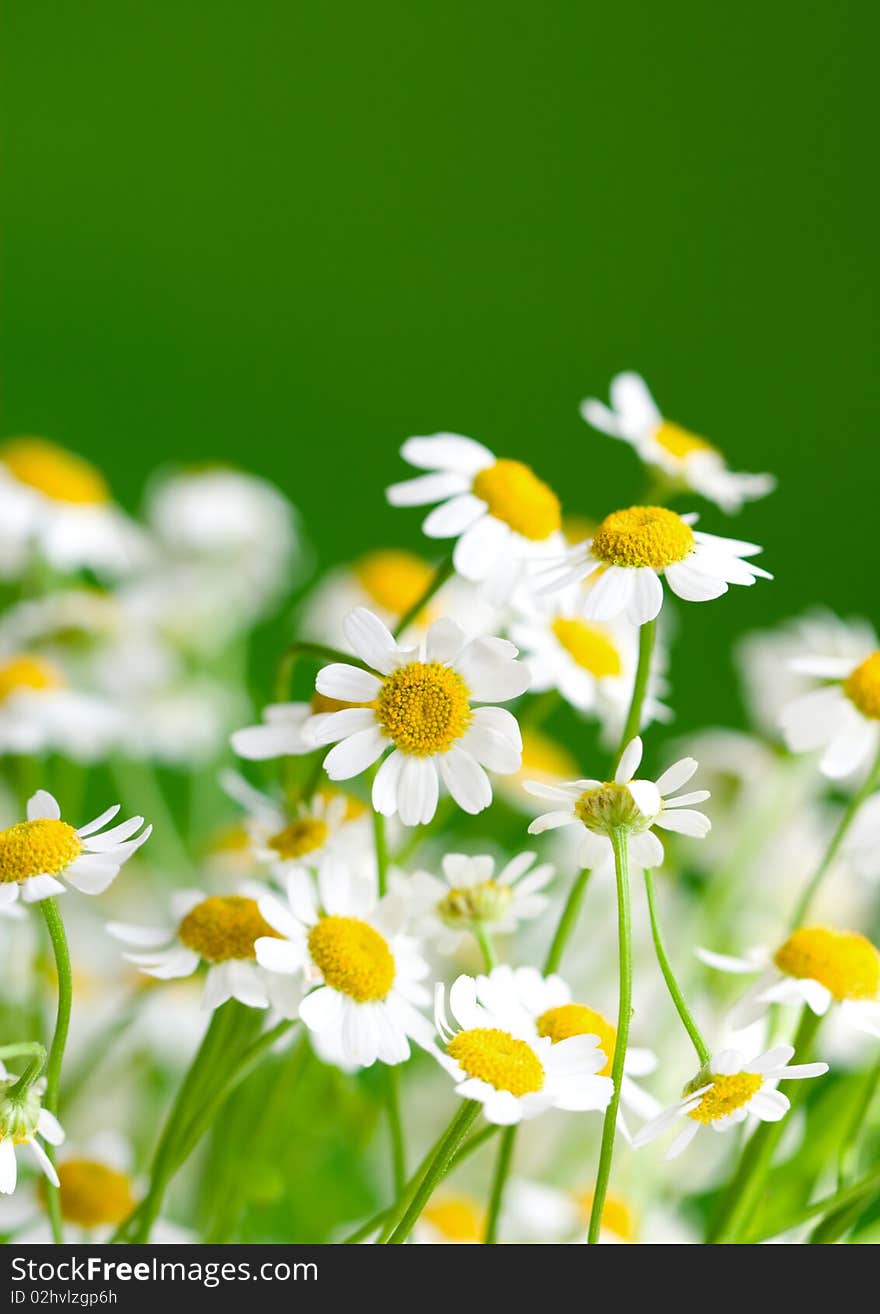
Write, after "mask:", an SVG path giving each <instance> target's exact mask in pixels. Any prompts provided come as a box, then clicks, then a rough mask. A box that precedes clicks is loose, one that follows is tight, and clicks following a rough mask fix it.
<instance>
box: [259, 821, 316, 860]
mask: <svg viewBox="0 0 880 1314" xmlns="http://www.w3.org/2000/svg"><path fill="white" fill-rule="evenodd" d="M328 834H329V830H328V827H327V823H326V821H321V820H320V818H318V817H300V818H298V820H296V821H291V822H290V824H289V825H287V826H285V827H284V829H283V830H279V831H278V833H277V835H272V836H270V838H269V839H268V840H267V841H266V843H267V845H268V846H269V848H270V849H272V851H273V852H274V853H277V854H278V856H279V858H283V859H284V861H285V862H287V861H288V860H290V859H292V858H302V857H304V856H305V855H306V854H307V853H314V852H315V851H316V849H320V848H321V847H322V845H323V844H324V843H325V841H326V839H327V836H328Z"/></svg>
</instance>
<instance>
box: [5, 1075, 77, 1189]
mask: <svg viewBox="0 0 880 1314" xmlns="http://www.w3.org/2000/svg"><path fill="white" fill-rule="evenodd" d="M16 1082H17V1078H16V1077H13V1076H10V1074H9V1073H8V1072H7V1071H6V1068H5V1067H4V1065H3V1063H2V1062H0V1194H2V1195H11V1194H12V1192H13V1191H14V1190H15V1186H16V1182H17V1180H18V1165H17V1163H16V1158H15V1152H16V1150H17V1148H18V1147H19V1146H20V1145H26V1146H27V1147H28V1148H29V1149H30V1151H31V1153H32V1155H33V1156H34V1158H35V1159H36V1161H37V1164H38V1166H39V1168H40V1171H41V1172H42V1173H44V1174H45V1176H46V1177H47V1178H48V1179H49V1181H50V1182H51V1183H52V1185H53V1186H57V1185H58V1174H57V1173H56V1172H55V1169H54V1167H53V1165H52V1163H51V1160H50V1159H49V1156H48V1155H47V1154H46V1151H45V1150H44V1149H43V1147H42V1145H41V1144H40V1140H38V1139H37V1138H38V1137H40V1138H41V1139H42V1140H44V1141H48V1143H49V1144H50V1145H60V1144H61V1143H62V1141H63V1140H64V1132H63V1131H62V1130H61V1126H60V1125H59V1122H58V1119H57V1118H56V1117H55V1115H54V1114H53V1113H50V1112H49V1110H48V1109H44V1108H43V1107H42V1103H41V1101H42V1096H43V1092H44V1091H45V1089H46V1079H45V1077H40V1078H39V1079H38V1080H37V1081H35V1082H33V1084H32V1085H31V1086H29V1087H28V1089H27V1091H26V1092H24V1093H23V1094H22V1095H20V1096H19V1095H13V1094H12V1091H13V1090H14V1088H15V1085H16Z"/></svg>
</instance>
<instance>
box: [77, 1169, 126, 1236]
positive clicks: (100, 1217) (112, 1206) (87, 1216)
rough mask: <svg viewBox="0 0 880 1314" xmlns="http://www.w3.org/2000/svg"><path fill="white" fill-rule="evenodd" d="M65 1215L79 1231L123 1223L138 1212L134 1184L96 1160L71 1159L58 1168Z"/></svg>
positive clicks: (123, 1175)
mask: <svg viewBox="0 0 880 1314" xmlns="http://www.w3.org/2000/svg"><path fill="white" fill-rule="evenodd" d="M58 1181H59V1183H60V1192H61V1213H62V1216H63V1217H64V1218H65V1219H66V1220H67V1221H68V1222H69V1223H75V1224H76V1225H77V1226H78V1227H86V1228H90V1227H102V1226H108V1225H110V1224H113V1223H121V1222H122V1220H123V1218H127V1217H128V1215H129V1214H130V1213H131V1211H132V1209H133V1208H134V1203H135V1201H134V1194H133V1192H132V1188H131V1182H130V1181H129V1180H128V1178H127V1177H126V1176H125V1174H124V1173H120V1172H117V1170H116V1169H115V1168H110V1167H108V1165H107V1164H104V1163H98V1162H97V1161H96V1160H93V1159H67V1160H66V1161H65V1162H64V1163H60V1164H59V1165H58Z"/></svg>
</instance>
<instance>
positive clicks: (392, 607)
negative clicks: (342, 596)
mask: <svg viewBox="0 0 880 1314" xmlns="http://www.w3.org/2000/svg"><path fill="white" fill-rule="evenodd" d="M354 573H355V575H356V576H357V579H358V583H359V584H360V585H361V587H362V588H363V590H364V592H365V593H367V594H368V595H369V597H370V600H371V602H374V603H375V604H376V606H377V607H381V608H382V610H383V611H390V612H391V614H392V615H393V616H402V615H403V614H404V612H407V611H409V609H410V607H412V606H414V605H415V603H417V602H418V600H419V598H420V597H422V595H423V594H424V593H425V592H426V590H427V588H428V585H429V584H430V583H431V580H432V578H433V576H434V572H433V570H432V569H431V567H430V566H429V565H428V563H427V561H423V560H422V558H421V557H417V556H416V555H415V554H414V553H412V552H402V551H400V550H399V549H397V548H384V549H381V550H380V551H378V552H370V553H369V554H368V555H367V556H365V557H361V559H360V561H359V562H358V563H357V564H356V566H355V568H354Z"/></svg>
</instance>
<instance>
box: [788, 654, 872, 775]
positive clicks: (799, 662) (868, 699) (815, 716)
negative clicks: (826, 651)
mask: <svg viewBox="0 0 880 1314" xmlns="http://www.w3.org/2000/svg"><path fill="white" fill-rule="evenodd" d="M792 668H793V670H795V671H796V672H797V673H798V674H800V675H808V676H811V677H813V678H814V679H815V680H821V681H822V684H821V685H820V686H819V687H818V688H814V689H811V690H810V692H809V693H806V694H802V695H801V696H800V697H798V698H795V699H794V701H793V702H791V703H789V704H788V706H786V707H784V708H783V710H782V713H781V715H780V718H779V724H780V727H781V729H782V734H783V737H784V739H785V742H786V745H787V746H788V748H790V749H791V751H792V752H793V753H810V752H814V751H816V750H820V749H821V750H822V756H821V758H820V759H819V769H820V770H821V771H822V773H823V775H826V776H829V777H830V778H831V779H832V780H841V779H843V778H844V777H845V776H848V775H851V774H852V773H853V772H855V771H857V770H858V769H859V768H860V767H866V766H867V765H868V764H869V763H871V762H873V761H874V760H875V759H876V757H877V753H878V749H880V649H877V650H875V651H873V652H869V653H867V654H864V653H863V654H862V655H861V657H860V658H858V659H856V660H854V659H853V658H852V657H839V656H828V657H803V658H801V659H795V661H793V662H792Z"/></svg>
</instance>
